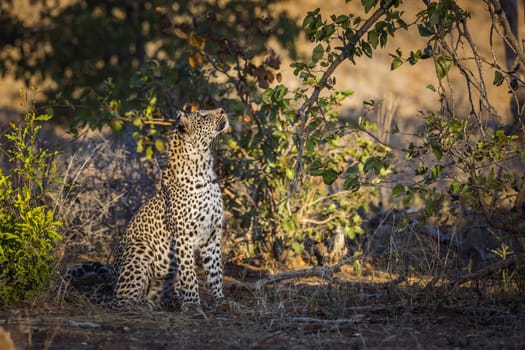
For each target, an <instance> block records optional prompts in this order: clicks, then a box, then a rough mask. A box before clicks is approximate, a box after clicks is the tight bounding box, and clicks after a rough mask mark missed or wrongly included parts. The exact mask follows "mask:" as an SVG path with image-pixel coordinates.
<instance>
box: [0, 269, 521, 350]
mask: <svg viewBox="0 0 525 350" xmlns="http://www.w3.org/2000/svg"><path fill="white" fill-rule="evenodd" d="M240 270H242V269H240V268H239V267H236V269H235V271H237V273H234V272H233V271H234V270H233V269H231V268H229V269H228V274H230V275H234V276H235V277H236V278H239V273H238V271H240ZM245 272H246V271H245ZM245 276H246V278H245V279H244V281H243V282H244V283H245V286H246V285H251V286H253V282H255V281H256V280H258V278H259V277H258V276H257V275H256V274H253V273H251V274H248V275H246V274H245ZM376 276H380V273H379V272H378V271H375V272H373V273H372V272H368V273H367V274H366V275H365V276H361V277H359V278H358V277H357V276H355V275H354V274H353V272H352V270H351V269H350V268H348V267H345V268H343V271H342V272H341V273H339V274H338V277H339V278H340V280H339V282H340V283H338V284H330V283H327V282H326V281H324V280H321V279H318V278H306V279H301V280H287V281H284V282H281V283H278V284H273V285H267V286H266V287H264V288H261V289H259V290H255V289H251V290H249V289H247V288H244V287H239V283H238V282H236V281H238V280H234V279H233V278H232V277H231V276H230V277H228V278H227V285H226V286H227V288H226V292H227V294H228V297H229V298H230V299H231V300H234V301H235V302H237V303H238V304H240V305H241V309H240V310H237V311H231V310H230V311H225V312H213V311H210V309H209V308H208V309H206V308H205V313H206V318H204V317H203V316H202V315H199V316H189V315H182V314H180V312H177V311H170V312H168V311H163V312H147V313H132V312H121V311H115V310H109V309H107V308H103V307H101V306H94V305H91V304H88V303H86V302H85V301H83V300H80V299H77V300H69V301H61V302H58V301H54V302H52V303H50V304H49V307H48V308H39V309H37V310H35V309H32V308H25V309H21V310H11V311H3V312H0V318H1V319H2V321H1V324H2V326H3V327H4V328H5V329H6V330H7V331H9V332H10V333H11V336H12V338H13V340H14V343H15V344H16V346H17V347H18V349H179V348H181V349H182V348H183V349H304V348H308V349H321V348H322V349H362V348H382V349H390V348H395V349H398V348H424V349H432V348H440V349H441V348H455V349H457V348H476V349H495V348H497V349H520V348H524V347H525V307H524V301H525V300H524V296H523V294H521V295H520V294H519V293H516V294H515V295H513V294H512V293H510V292H508V293H503V294H502V293H501V291H500V292H499V293H498V294H492V293H488V292H486V291H487V290H490V289H491V288H487V286H484V287H483V288H481V289H479V288H478V289H475V288H465V289H459V288H457V289H454V290H449V289H440V288H437V287H426V288H425V287H424V285H425V284H424V283H423V282H422V280H419V282H415V283H414V282H411V283H408V282H399V281H398V282H384V281H383V280H385V279H381V278H380V277H376ZM481 290H484V291H485V292H483V293H481V292H479V291H481ZM203 297H204V299H205V300H208V299H209V296H208V294H207V293H206V291H205V290H204V291H203Z"/></svg>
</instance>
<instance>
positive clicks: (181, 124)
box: [175, 112, 192, 137]
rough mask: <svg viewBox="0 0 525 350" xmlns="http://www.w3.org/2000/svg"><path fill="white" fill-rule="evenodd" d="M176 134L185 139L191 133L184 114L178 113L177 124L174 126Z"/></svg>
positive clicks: (188, 121) (189, 123) (189, 124)
mask: <svg viewBox="0 0 525 350" xmlns="http://www.w3.org/2000/svg"><path fill="white" fill-rule="evenodd" d="M175 130H176V132H177V134H179V135H181V136H183V137H187V136H189V135H191V133H192V127H191V122H190V120H189V118H188V116H187V115H186V114H185V113H182V112H181V113H180V114H179V117H178V120H177V123H176V124H175Z"/></svg>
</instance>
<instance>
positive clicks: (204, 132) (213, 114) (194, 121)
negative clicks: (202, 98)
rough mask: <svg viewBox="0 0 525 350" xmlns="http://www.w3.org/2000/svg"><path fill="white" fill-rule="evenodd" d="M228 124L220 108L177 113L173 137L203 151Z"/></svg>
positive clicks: (226, 117)
mask: <svg viewBox="0 0 525 350" xmlns="http://www.w3.org/2000/svg"><path fill="white" fill-rule="evenodd" d="M228 126H229V122H228V116H227V115H226V113H225V112H224V110H223V109H222V108H217V109H212V110H198V111H195V112H192V113H181V114H179V116H178V120H177V123H176V127H175V130H174V133H175V138H177V139H179V140H180V141H182V142H183V143H186V144H187V145H190V146H192V147H194V148H195V149H198V150H199V151H201V152H204V151H207V150H208V149H209V148H210V146H211V144H212V142H213V140H214V139H215V137H217V135H219V134H220V133H222V132H223V131H225V130H226V129H227V128H228Z"/></svg>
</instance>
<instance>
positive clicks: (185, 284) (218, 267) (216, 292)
mask: <svg viewBox="0 0 525 350" xmlns="http://www.w3.org/2000/svg"><path fill="white" fill-rule="evenodd" d="M227 127H228V118H227V116H226V114H225V113H224V111H223V110H222V109H215V110H208V111H203V110H201V111H196V112H193V113H189V114H183V115H181V116H180V119H179V122H178V126H177V127H176V128H175V130H173V131H172V133H171V135H170V139H169V144H168V164H167V167H166V169H165V170H164V171H163V174H162V182H161V188H160V191H159V192H157V193H156V194H155V195H154V196H153V197H152V198H150V199H149V201H147V202H146V203H145V204H144V205H143V206H142V207H141V208H140V209H139V211H138V212H137V213H136V215H135V216H134V217H133V219H132V220H131V222H130V223H129V226H128V228H127V230H126V232H125V234H124V236H123V237H122V239H121V241H120V244H119V247H118V249H117V252H116V255H115V261H114V273H113V275H114V291H113V304H114V305H115V306H116V307H128V306H141V305H158V304H163V305H173V304H178V305H182V308H183V309H184V308H187V307H191V306H192V305H193V306H195V305H199V304H200V298H199V287H198V280H197V275H196V270H195V267H196V266H195V265H196V261H195V253H196V252H199V253H200V257H201V261H202V266H203V268H204V271H205V274H206V279H207V282H208V285H209V287H210V290H211V292H212V294H213V297H214V299H215V300H216V301H217V302H221V301H222V300H224V295H223V268H222V257H221V233H222V226H223V214H224V209H223V202H222V199H221V192H220V188H219V184H218V181H217V177H216V174H215V172H214V171H213V163H214V159H213V156H212V153H211V151H210V147H211V144H212V142H213V140H214V139H215V138H216V137H217V135H219V134H220V133H222V132H223V131H224V130H225V129H226V128H227ZM77 274H78V272H77Z"/></svg>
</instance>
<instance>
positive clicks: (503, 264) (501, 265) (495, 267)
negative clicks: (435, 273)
mask: <svg viewBox="0 0 525 350" xmlns="http://www.w3.org/2000/svg"><path fill="white" fill-rule="evenodd" d="M521 263H525V255H521V254H519V255H513V256H511V257H510V258H508V259H506V260H503V261H499V262H497V263H494V264H492V265H489V266H487V267H485V268H484V269H481V270H479V271H477V272H472V273H469V274H466V275H465V276H463V277H461V278H459V279H458V280H456V281H452V282H450V284H449V285H450V286H451V287H459V286H461V285H462V284H465V283H467V282H469V281H472V280H478V279H481V278H483V277H486V276H488V275H491V274H493V273H495V272H498V271H500V270H503V269H506V268H509V267H511V266H512V265H515V264H521Z"/></svg>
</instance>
